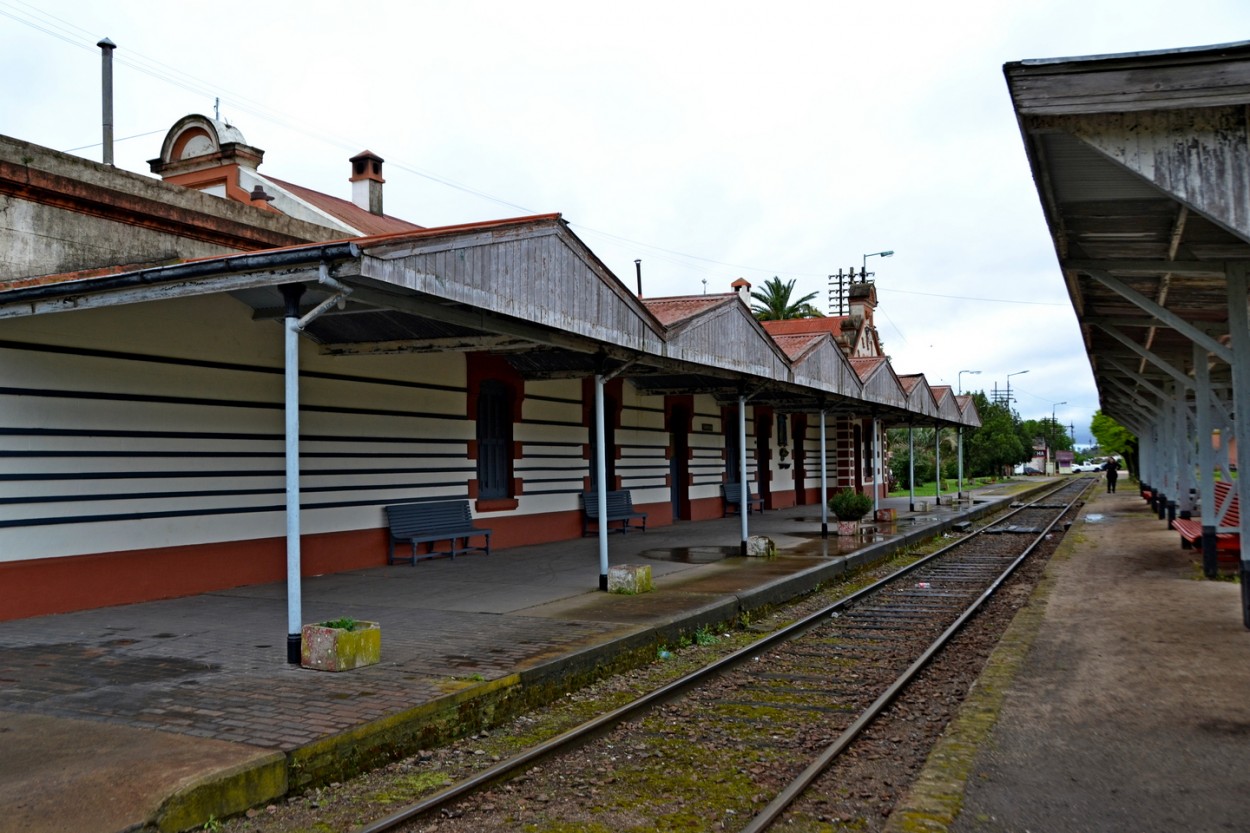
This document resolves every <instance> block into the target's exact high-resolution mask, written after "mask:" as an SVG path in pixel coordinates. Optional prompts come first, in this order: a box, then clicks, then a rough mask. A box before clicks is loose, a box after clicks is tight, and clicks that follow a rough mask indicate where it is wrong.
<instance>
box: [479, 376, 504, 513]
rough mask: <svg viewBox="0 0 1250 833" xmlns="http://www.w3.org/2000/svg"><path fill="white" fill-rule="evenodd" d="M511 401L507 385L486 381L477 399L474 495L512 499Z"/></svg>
mask: <svg viewBox="0 0 1250 833" xmlns="http://www.w3.org/2000/svg"><path fill="white" fill-rule="evenodd" d="M511 452H512V398H511V396H510V394H509V391H508V387H507V385H505V384H503V383H502V382H497V381H494V380H493V379H488V380H486V381H484V382H482V386H481V389H480V390H479V392H478V397H477V494H478V497H479V498H501V497H511V491H512V476H511V468H512V466H511V464H512V459H511Z"/></svg>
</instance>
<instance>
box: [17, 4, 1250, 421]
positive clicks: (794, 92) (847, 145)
mask: <svg viewBox="0 0 1250 833" xmlns="http://www.w3.org/2000/svg"><path fill="white" fill-rule="evenodd" d="M102 37H108V38H110V39H111V40H113V41H114V42H115V43H116V44H117V47H118V48H117V51H116V53H115V80H114V86H115V97H116V105H115V108H116V109H115V119H114V121H115V135H116V136H117V137H118V139H119V140H120V141H119V143H118V145H117V149H116V162H117V164H118V166H119V167H122V168H125V169H127V170H131V171H134V172H136V173H143V174H147V173H148V166H147V160H148V159H151V158H153V157H155V156H157V155H158V154H159V152H160V145H161V140H162V139H163V137H164V134H165V132H166V131H167V130H168V129H169V127H170V126H171V125H172V124H173V123H174V122H175V121H176V120H177V119H179V118H181V117H182V116H184V115H187V114H188V113H203V114H206V115H212V114H213V113H214V108H215V107H219V108H220V115H221V117H222V118H223V119H225V120H227V121H229V122H230V123H232V124H233V125H235V126H236V127H237V128H239V130H240V131H242V133H243V135H244V136H245V137H246V139H247V141H248V143H249V144H251V145H254V146H256V147H259V148H261V149H263V150H264V151H265V162H264V164H263V166H262V167H261V172H262V173H269V174H271V175H273V176H276V177H278V178H281V179H287V180H292V181H295V182H299V183H301V184H304V185H306V186H309V187H313V188H316V189H318V190H322V191H325V192H327V193H330V194H335V195H338V196H342V197H349V196H350V185H349V184H348V182H347V177H348V173H349V170H348V163H347V159H348V158H349V157H350V156H352V155H354V154H355V153H357V152H358V151H360V150H363V149H366V148H367V149H369V150H372V151H374V152H375V153H377V154H379V155H380V156H382V157H383V158H385V159H386V165H385V170H384V173H385V176H386V179H387V185H386V210H387V212H388V213H390V214H394V215H397V216H400V217H403V218H405V219H408V220H412V221H413V222H417V223H420V224H422V225H426V226H435V225H445V224H451V223H458V222H465V221H478V220H488V219H496V218H502V217H513V216H520V215H524V214H535V213H546V212H555V211H558V212H561V213H562V214H563V215H564V217H565V219H566V220H568V221H569V223H570V224H571V225H572V228H573V230H574V231H575V232H576V233H577V234H578V235H579V236H580V237H581V238H582V239H583V240H584V241H585V242H586V243H587V244H588V245H589V246H590V248H591V249H593V250H594V251H595V252H596V253H597V254H598V255H599V256H600V258H602V259H603V260H604V262H605V263H607V265H608V266H609V268H611V269H612V270H613V271H614V272H615V273H616V274H617V275H618V276H619V277H620V278H621V279H622V280H624V281H625V282H626V284H627V285H629V286H630V287H633V286H634V260H635V259H636V258H637V259H641V260H642V272H643V292H644V294H646V295H648V296H660V295H683V294H700V293H703V292H705V291H706V292H724V291H727V290H728V287H729V284H730V282H731V281H733V280H734V279H735V278H737V277H745V278H746V279H747V280H749V281H751V282H753V283H755V284H757V285H758V284H760V283H762V282H763V281H765V280H767V279H768V278H770V277H773V276H779V277H781V278H782V279H783V280H786V281H788V280H791V279H793V280H795V281H796V289H797V291H798V292H799V293H803V294H806V293H808V292H815V293H817V297H816V300H817V302H818V304H819V306H820V307H821V308H822V309H825V308H827V294H828V288H829V280H828V276H829V275H830V274H832V273H834V272H837V271H838V270H839V269H849V268H851V267H854V268H857V269H858V268H860V267H861V266H862V265H863V264H864V263H865V258H864V256H865V255H867V254H871V253H874V252H881V251H885V250H892V251H894V252H895V255H894V256H893V257H890V258H888V259H887V258H884V257H879V256H877V257H868V258H867V259H866V262H867V264H868V268H869V270H870V271H873V272H875V273H876V281H877V287H878V294H879V298H880V307H879V310H878V328H879V330H880V332H881V335H882V338H883V340H884V342H885V346H886V350H887V351H888V352H889V354H890V355H891V358H892V360H893V363H894V366H895V368H896V369H897V370H899V371H900V372H903V373H916V372H921V373H924V374H925V375H926V376H927V378H928V379H929V381H930V383H932V384H950V385H955V384H957V383H959V382H961V381H962V387H963V389H964V390H969V389H973V390H976V389H983V390H986V391H987V392H992V390H993V389H994V387H995V386H997V387H998V388H999V389H1000V391H1001V389H1002V388H1003V387H1004V386H1005V385H1006V383H1007V375H1008V374H1009V373H1010V374H1015V373H1018V372H1020V371H1028V372H1027V374H1021V375H1015V376H1012V379H1011V388H1012V394H1013V397H1014V398H1015V408H1016V410H1017V411H1018V412H1019V413H1020V415H1021V416H1022V417H1024V418H1026V419H1030V418H1032V419H1038V418H1043V417H1047V418H1048V417H1049V416H1050V415H1051V413H1052V410H1053V412H1054V413H1055V415H1056V417H1057V418H1058V420H1059V421H1060V422H1062V423H1064V424H1072V425H1074V426H1075V433H1076V439H1077V441H1078V442H1080V443H1084V442H1087V441H1088V439H1089V419H1090V416H1091V415H1092V413H1093V411H1094V410H1095V409H1096V408H1097V407H1098V405H1097V400H1096V393H1095V390H1094V387H1093V381H1092V376H1091V373H1090V370H1089V362H1088V359H1087V358H1086V356H1085V354H1084V350H1083V346H1082V343H1081V340H1080V334H1079V332H1078V328H1077V326H1076V320H1075V316H1074V314H1073V312H1072V309H1071V306H1070V304H1069V302H1068V298H1067V295H1066V293H1065V291H1064V289H1063V284H1062V281H1061V279H1060V275H1059V271H1058V269H1057V267H1056V262H1055V256H1054V250H1053V248H1052V247H1051V244H1050V241H1049V238H1048V237H1047V234H1046V227H1045V223H1044V221H1043V218H1042V213H1041V210H1040V208H1039V205H1038V199H1037V193H1036V190H1035V189H1034V187H1033V183H1032V180H1031V177H1030V174H1029V169H1028V164H1027V162H1026V159H1025V155H1024V151H1023V147H1022V142H1021V139H1020V134H1019V130H1018V128H1017V126H1016V122H1015V118H1014V115H1013V113H1012V109H1011V103H1010V100H1009V97H1008V94H1007V89H1006V84H1005V83H1004V80H1003V73H1002V66H1003V64H1004V63H1006V62H1009V61H1017V60H1022V59H1028V58H1054V57H1065V56H1077V55H1097V54H1109V53H1118V52H1136V51H1144V50H1156V49H1173V48H1179V47H1187V46H1198V45H1205V44H1213V43H1226V42H1230V41H1237V40H1245V39H1250V3H1247V2H1245V0H1189V2H1186V3H1177V2H1175V0H1168V2H1159V1H1157V0H1125V1H1124V2H1121V1H1120V0H1106V2H1103V0H1079V2H1069V0H1058V1H1057V2H1045V0H1037V2H1032V3H1028V4H1025V3H1003V2H989V1H988V0H987V1H986V2H972V1H971V0H968V1H967V2H962V1H961V0H953V2H945V3H926V2H922V0H907V1H906V2H894V0H876V2H872V3H869V2H862V3H847V2H841V1H840V0H829V1H828V2H814V0H808V2H801V3H800V2H788V1H787V0H775V1H774V2H773V3H771V4H768V5H767V8H765V5H764V4H761V3H758V2H756V3H745V2H733V1H732V0H731V1H728V2H727V1H726V0H721V2H681V1H680V0H666V2H651V1H650V0H635V2H631V3H628V4H624V3H618V4H607V3H590V2H584V0H583V2H560V0H553V2H547V3H541V4H534V3H516V2H475V0H458V2H454V3H448V2H429V1H428V0H408V2H404V3H394V4H390V3H378V2H367V0H357V2H353V3H342V2H329V0H300V2H288V1H287V0H263V2H254V3H251V4H247V5H233V6H229V5H228V6H220V5H216V6H214V5H209V6H204V5H198V4H182V3H170V2H167V0H163V1H162V2H148V0H117V2H110V3H100V2H85V0H84V2H74V1H73V0H43V2H40V3H39V4H38V5H37V6H36V5H35V4H31V3H25V2H20V0H0V77H3V78H4V79H5V81H4V83H3V85H0V133H4V134H6V135H9V136H13V137H16V138H20V139H24V140H27V141H31V142H35V143H36V144H40V145H44V146H47V147H51V148H55V149H57V150H63V151H70V152H73V153H76V154H80V155H82V156H84V157H87V158H89V159H94V160H99V159H100V147H99V141H100V132H101V131H100V81H99V75H100V52H99V49H97V48H96V46H95V44H96V42H97V41H98V40H100V38H102ZM960 370H979V371H981V373H980V374H979V375H969V374H968V373H964V374H963V375H962V377H960V376H959V371H960ZM1058 403H1066V404H1058Z"/></svg>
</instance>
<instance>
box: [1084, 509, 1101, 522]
mask: <svg viewBox="0 0 1250 833" xmlns="http://www.w3.org/2000/svg"><path fill="white" fill-rule="evenodd" d="M1102 519H1103V515H1101V514H1099V513H1097V512H1094V513H1091V514H1089V515H1086V516H1085V522H1086V523H1091V524H1096V523H1098V522H1099V521H1101V520H1102Z"/></svg>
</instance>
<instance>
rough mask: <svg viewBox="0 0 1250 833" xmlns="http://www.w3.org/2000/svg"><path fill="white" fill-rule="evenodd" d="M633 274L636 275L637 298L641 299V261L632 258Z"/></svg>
mask: <svg viewBox="0 0 1250 833" xmlns="http://www.w3.org/2000/svg"><path fill="white" fill-rule="evenodd" d="M634 272H635V273H636V274H637V275H638V297H639V298H641V297H642V260H640V259H639V258H634Z"/></svg>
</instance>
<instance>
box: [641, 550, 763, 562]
mask: <svg viewBox="0 0 1250 833" xmlns="http://www.w3.org/2000/svg"><path fill="white" fill-rule="evenodd" d="M639 555H640V556H642V557H643V558H650V559H651V560H653V561H676V562H678V563H679V564H711V563H712V562H713V561H721V560H722V559H725V558H732V557H734V556H739V555H742V547H740V546H739V547H666V548H664V549H655V550H643V551H642V552H641V553H639Z"/></svg>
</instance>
